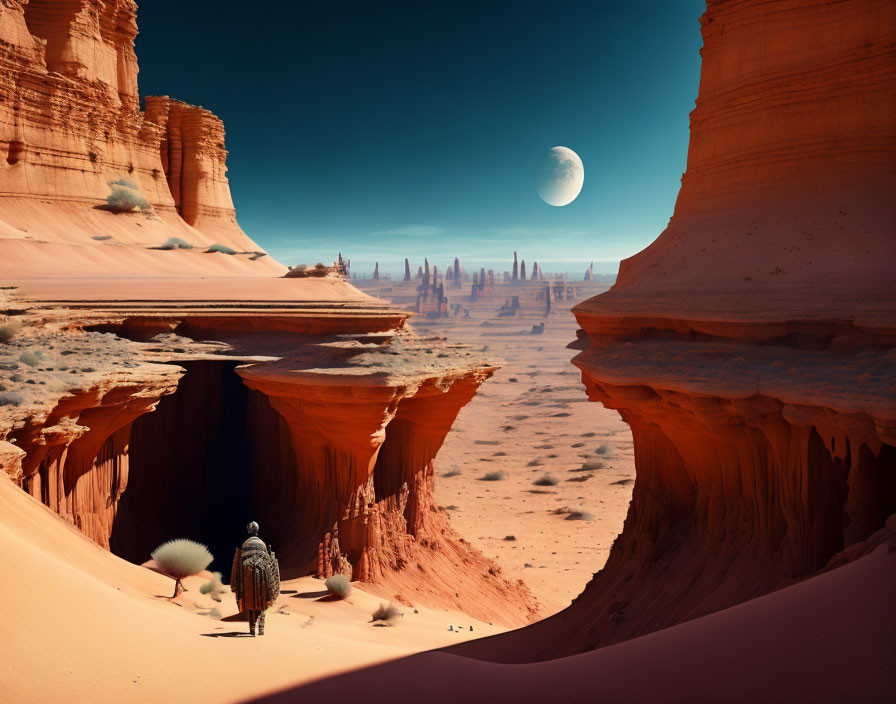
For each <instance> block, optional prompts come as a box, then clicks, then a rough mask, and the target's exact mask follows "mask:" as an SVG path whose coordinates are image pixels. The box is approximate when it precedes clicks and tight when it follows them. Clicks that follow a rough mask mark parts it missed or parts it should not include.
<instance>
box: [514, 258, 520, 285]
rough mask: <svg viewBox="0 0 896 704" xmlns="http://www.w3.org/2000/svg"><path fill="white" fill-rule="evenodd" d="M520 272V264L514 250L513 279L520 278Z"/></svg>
mask: <svg viewBox="0 0 896 704" xmlns="http://www.w3.org/2000/svg"><path fill="white" fill-rule="evenodd" d="M519 273H520V265H519V264H518V263H517V260H516V252H514V253H513V280H514V281H517V280H518V279H519Z"/></svg>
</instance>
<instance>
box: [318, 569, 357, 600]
mask: <svg viewBox="0 0 896 704" xmlns="http://www.w3.org/2000/svg"><path fill="white" fill-rule="evenodd" d="M324 586H325V587H326V588H327V591H328V592H330V594H332V595H333V596H335V597H338V598H339V599H345V597H347V596H348V595H349V594H351V592H352V583H351V582H350V581H349V580H348V577H346V576H345V575H344V574H334V575H333V576H332V577H330V578H329V579H327V581H326V582H324Z"/></svg>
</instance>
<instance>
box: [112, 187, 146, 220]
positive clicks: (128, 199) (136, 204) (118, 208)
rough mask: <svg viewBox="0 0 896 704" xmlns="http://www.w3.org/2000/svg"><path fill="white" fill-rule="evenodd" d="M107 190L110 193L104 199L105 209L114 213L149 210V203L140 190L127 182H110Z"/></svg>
mask: <svg viewBox="0 0 896 704" xmlns="http://www.w3.org/2000/svg"><path fill="white" fill-rule="evenodd" d="M109 188H110V190H111V191H112V193H111V194H110V195H109V196H108V197H107V198H106V207H107V208H108V209H109V210H112V211H113V212H116V213H129V212H132V211H133V210H141V211H147V210H149V209H150V205H149V201H148V200H146V197H145V196H144V195H143V194H142V193H141V192H140V189H139V188H138V187H137V186H136V185H134V184H133V183H131V182H130V181H128V180H127V179H120V180H118V181H111V182H110V183H109Z"/></svg>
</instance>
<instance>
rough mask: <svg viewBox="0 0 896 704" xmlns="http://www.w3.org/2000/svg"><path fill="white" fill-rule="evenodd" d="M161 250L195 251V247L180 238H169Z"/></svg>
mask: <svg viewBox="0 0 896 704" xmlns="http://www.w3.org/2000/svg"><path fill="white" fill-rule="evenodd" d="M159 249H193V245H191V244H190V243H189V242H187V241H186V240H182V239H181V238H180V237H169V238H168V241H167V242H165V244H163V245H161V246H160V247H159Z"/></svg>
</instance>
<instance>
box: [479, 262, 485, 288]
mask: <svg viewBox="0 0 896 704" xmlns="http://www.w3.org/2000/svg"><path fill="white" fill-rule="evenodd" d="M479 290H480V291H484V290H485V267H482V268H480V269H479Z"/></svg>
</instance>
